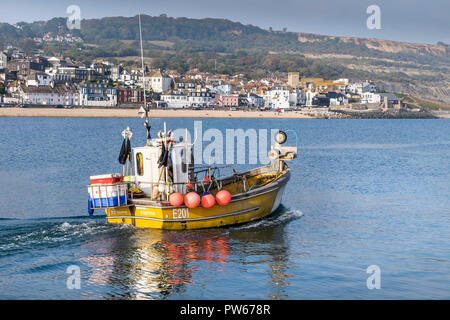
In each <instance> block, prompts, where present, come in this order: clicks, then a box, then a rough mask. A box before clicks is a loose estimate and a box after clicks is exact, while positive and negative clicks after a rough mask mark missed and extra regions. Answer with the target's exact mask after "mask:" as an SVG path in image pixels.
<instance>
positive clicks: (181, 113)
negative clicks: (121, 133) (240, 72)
mask: <svg viewBox="0 0 450 320" xmlns="http://www.w3.org/2000/svg"><path fill="white" fill-rule="evenodd" d="M0 117H68V118H137V117H139V115H138V110H137V109H80V108H75V109H62V108H61V109H57V108H0ZM150 117H152V118H275V119H280V118H286V119H310V118H313V117H312V116H310V115H307V114H304V113H302V112H299V111H292V112H272V111H267V112H258V111H224V110H186V109H172V110H166V109H164V110H163V109H161V110H155V109H153V110H150Z"/></svg>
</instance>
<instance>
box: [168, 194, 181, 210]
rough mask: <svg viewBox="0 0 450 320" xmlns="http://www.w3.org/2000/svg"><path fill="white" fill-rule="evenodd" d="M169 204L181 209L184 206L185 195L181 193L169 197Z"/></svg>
mask: <svg viewBox="0 0 450 320" xmlns="http://www.w3.org/2000/svg"><path fill="white" fill-rule="evenodd" d="M169 203H170V205H171V206H174V207H179V206H181V205H182V204H183V195H182V194H181V193H179V192H174V193H172V194H171V195H170V196H169Z"/></svg>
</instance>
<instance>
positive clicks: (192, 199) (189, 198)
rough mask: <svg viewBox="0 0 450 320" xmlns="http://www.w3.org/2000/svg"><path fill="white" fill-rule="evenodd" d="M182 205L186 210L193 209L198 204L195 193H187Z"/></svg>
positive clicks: (198, 198) (198, 199) (197, 197)
mask: <svg viewBox="0 0 450 320" xmlns="http://www.w3.org/2000/svg"><path fill="white" fill-rule="evenodd" d="M184 204H185V205H186V207H188V208H191V209H193V208H195V207H197V206H198V205H199V204H200V196H199V195H198V194H196V193H195V192H189V193H188V194H187V195H185V196H184Z"/></svg>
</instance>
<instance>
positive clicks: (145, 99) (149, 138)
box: [139, 14, 151, 145]
mask: <svg viewBox="0 0 450 320" xmlns="http://www.w3.org/2000/svg"><path fill="white" fill-rule="evenodd" d="M139 40H140V43H141V62H142V84H143V88H144V112H145V121H144V123H143V125H144V127H145V129H146V130H147V145H149V144H150V141H151V136H150V128H151V127H150V123H149V119H148V111H149V110H148V106H147V94H146V91H145V65H144V47H143V46H142V26H141V14H139Z"/></svg>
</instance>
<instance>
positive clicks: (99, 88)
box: [78, 82, 117, 107]
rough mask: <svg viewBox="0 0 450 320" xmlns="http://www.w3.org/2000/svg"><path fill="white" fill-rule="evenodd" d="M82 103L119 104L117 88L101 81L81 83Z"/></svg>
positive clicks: (108, 105)
mask: <svg viewBox="0 0 450 320" xmlns="http://www.w3.org/2000/svg"><path fill="white" fill-rule="evenodd" d="M78 89H79V96H80V105H82V106H95V107H115V106H117V89H116V88H113V87H109V86H107V85H105V84H101V83H95V82H93V83H90V82H87V83H82V84H80V85H79V88H78Z"/></svg>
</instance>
